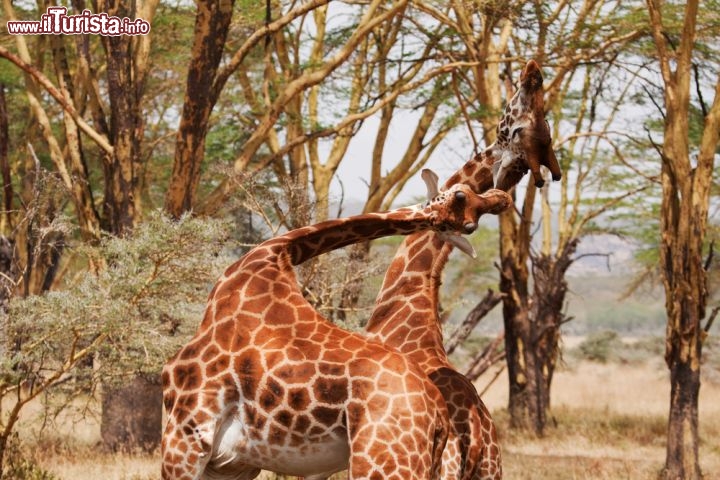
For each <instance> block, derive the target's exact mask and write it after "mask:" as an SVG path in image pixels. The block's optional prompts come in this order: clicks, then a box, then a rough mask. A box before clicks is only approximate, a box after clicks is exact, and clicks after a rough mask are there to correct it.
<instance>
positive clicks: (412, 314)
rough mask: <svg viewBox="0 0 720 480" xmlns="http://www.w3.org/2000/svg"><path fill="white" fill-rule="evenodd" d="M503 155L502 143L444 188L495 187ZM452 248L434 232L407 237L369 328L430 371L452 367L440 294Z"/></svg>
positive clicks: (481, 188) (367, 327) (381, 294)
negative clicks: (496, 166)
mask: <svg viewBox="0 0 720 480" xmlns="http://www.w3.org/2000/svg"><path fill="white" fill-rule="evenodd" d="M501 154H502V147H501V144H500V143H498V142H495V143H494V144H493V145H491V146H489V147H487V148H486V149H485V150H484V151H483V152H482V153H480V154H479V155H476V156H475V157H474V158H473V159H471V160H470V161H468V162H467V163H466V164H465V165H464V166H463V167H462V168H461V169H460V170H458V171H457V172H455V174H453V175H452V176H451V177H450V178H449V179H448V181H447V182H446V183H445V188H449V187H451V186H452V185H455V184H457V183H464V184H466V185H468V186H469V187H470V188H472V189H473V190H474V191H475V192H476V193H480V192H484V191H486V190H488V189H490V188H492V186H493V174H492V165H493V162H494V161H495V160H494V159H495V157H496V156H497V155H501ZM452 248H453V247H452V246H451V245H450V244H447V243H445V242H443V241H442V240H440V238H439V236H438V234H436V233H435V232H433V231H425V232H419V233H415V234H413V235H410V236H408V237H406V238H405V239H404V241H403V242H402V244H401V245H400V248H399V249H398V251H397V252H396V254H395V257H394V258H393V260H392V262H391V264H390V267H389V268H388V271H387V273H386V274H385V278H384V279H383V284H382V288H381V289H380V293H379V294H378V296H377V298H376V301H375V308H374V310H373V313H372V315H371V317H370V319H369V320H368V323H367V326H366V330H367V332H368V333H369V335H370V337H371V338H375V339H376V340H379V341H381V342H383V343H384V344H386V345H389V346H393V347H395V348H397V349H399V350H400V351H402V352H403V353H405V354H407V355H410V356H411V357H412V358H413V360H415V361H416V362H418V363H419V364H421V365H423V367H424V369H425V370H426V371H431V370H434V369H437V368H440V367H443V366H447V365H449V362H448V360H447V355H446V354H445V348H444V347H443V336H442V327H441V322H440V317H439V312H438V304H439V300H438V298H439V293H438V292H439V288H440V283H441V275H442V271H443V269H444V267H445V265H446V263H447V261H448V257H449V256H450V253H451V252H452Z"/></svg>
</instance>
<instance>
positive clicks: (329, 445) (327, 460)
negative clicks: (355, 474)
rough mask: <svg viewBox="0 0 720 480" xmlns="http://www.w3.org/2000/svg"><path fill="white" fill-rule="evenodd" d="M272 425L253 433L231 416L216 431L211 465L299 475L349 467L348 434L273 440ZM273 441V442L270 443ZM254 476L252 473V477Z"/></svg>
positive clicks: (218, 468) (224, 469)
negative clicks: (294, 441)
mask: <svg viewBox="0 0 720 480" xmlns="http://www.w3.org/2000/svg"><path fill="white" fill-rule="evenodd" d="M269 437H270V434H269V426H267V425H266V427H265V428H264V429H263V430H261V431H258V432H255V433H254V434H252V433H251V432H250V431H249V429H248V428H247V425H246V424H244V423H243V422H241V421H240V420H239V419H238V418H232V419H228V420H227V421H226V422H225V424H224V425H223V426H222V427H221V428H220V430H219V431H218V432H217V433H216V435H215V442H214V443H215V448H214V449H213V454H212V458H211V459H210V462H209V467H210V468H211V469H212V470H214V471H216V472H223V473H226V472H227V473H230V472H231V471H233V470H235V469H236V468H241V466H253V467H257V468H261V469H263V470H270V471H273V472H278V473H285V474H289V475H297V476H305V477H307V476H311V475H321V474H328V476H329V475H330V474H332V473H335V472H338V471H340V470H344V469H346V468H347V467H348V461H349V458H350V447H349V445H348V443H347V439H346V438H338V437H335V436H330V435H328V436H326V437H325V438H324V439H323V440H322V441H317V440H315V441H313V440H312V438H307V439H306V441H305V442H302V443H300V444H293V445H288V444H271V442H270V438H269ZM269 445H270V446H269ZM250 478H252V477H250Z"/></svg>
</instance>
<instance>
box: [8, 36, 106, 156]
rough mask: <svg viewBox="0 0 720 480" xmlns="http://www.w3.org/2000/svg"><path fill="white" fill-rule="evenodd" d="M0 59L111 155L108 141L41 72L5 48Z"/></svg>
mask: <svg viewBox="0 0 720 480" xmlns="http://www.w3.org/2000/svg"><path fill="white" fill-rule="evenodd" d="M0 57H3V58H5V59H7V60H9V61H10V62H12V63H14V64H15V65H16V66H18V67H19V68H20V69H22V70H23V71H24V72H25V73H27V74H28V75H30V76H31V77H33V78H34V79H35V80H36V81H37V82H38V83H39V84H40V85H41V86H42V87H43V88H44V89H45V90H46V91H47V92H48V93H49V94H50V96H51V97H53V98H54V99H55V101H57V102H58V104H60V106H61V107H62V108H63V110H65V111H66V112H68V114H70V116H71V117H72V119H73V120H74V121H75V123H76V124H77V126H78V128H80V130H82V131H83V132H84V133H85V134H86V135H87V136H88V137H90V138H91V139H92V140H93V141H94V142H95V143H96V144H97V145H98V146H99V147H100V148H102V149H103V150H104V151H105V152H106V153H108V154H109V155H112V154H113V146H112V145H110V142H109V141H108V139H107V138H106V137H105V136H104V135H101V134H100V133H98V132H97V131H96V130H95V129H94V128H92V127H91V126H90V125H88V124H87V123H86V122H85V120H83V118H82V117H81V116H80V114H79V113H78V112H77V110H75V107H74V106H73V105H71V104H70V103H68V102H67V101H66V100H65V98H64V97H63V95H62V93H60V92H59V91H58V89H57V88H56V87H55V86H54V85H53V84H52V82H51V81H50V80H49V79H48V78H47V77H46V76H45V75H43V73H42V72H41V71H39V70H38V69H37V68H35V67H34V66H33V65H30V64H28V63H26V62H24V61H23V60H22V59H21V58H20V57H18V56H17V55H15V54H14V53H12V52H10V51H8V50H7V49H6V48H5V47H2V46H0Z"/></svg>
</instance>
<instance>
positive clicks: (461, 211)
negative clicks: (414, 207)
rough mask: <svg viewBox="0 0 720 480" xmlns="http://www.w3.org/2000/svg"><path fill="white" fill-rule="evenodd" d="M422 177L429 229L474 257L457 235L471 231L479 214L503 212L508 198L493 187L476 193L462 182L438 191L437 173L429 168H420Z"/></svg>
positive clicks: (506, 206) (510, 201)
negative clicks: (429, 219) (428, 216)
mask: <svg viewBox="0 0 720 480" xmlns="http://www.w3.org/2000/svg"><path fill="white" fill-rule="evenodd" d="M422 179H423V180H424V181H425V185H426V186H427V190H428V203H427V205H426V207H425V208H427V209H430V211H431V218H432V220H431V221H432V224H433V229H435V230H436V231H438V232H439V234H440V238H441V239H442V240H444V241H446V242H448V243H451V244H453V245H454V246H456V247H457V248H459V249H460V250H461V251H462V252H465V253H466V254H468V255H470V256H471V257H473V258H475V249H473V247H472V245H470V242H468V241H467V240H466V239H465V238H464V237H462V236H461V235H462V234H470V233H473V232H474V231H475V230H476V229H477V227H478V220H479V219H480V217H481V216H482V215H484V214H486V213H490V214H493V215H497V214H499V213H502V212H504V211H505V210H506V209H507V208H509V207H510V205H512V197H511V196H510V195H509V194H508V193H506V192H504V191H502V190H497V189H490V190H488V191H487V192H484V193H482V194H477V193H475V192H474V191H473V190H472V188H470V187H469V186H467V185H465V184H463V183H457V184H455V185H453V186H452V187H450V188H448V189H447V190H444V191H442V192H441V191H440V189H439V186H438V176H437V175H436V174H435V173H434V172H433V171H432V170H429V169H425V170H423V171H422Z"/></svg>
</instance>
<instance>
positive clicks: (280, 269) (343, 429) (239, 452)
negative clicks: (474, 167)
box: [162, 185, 511, 480]
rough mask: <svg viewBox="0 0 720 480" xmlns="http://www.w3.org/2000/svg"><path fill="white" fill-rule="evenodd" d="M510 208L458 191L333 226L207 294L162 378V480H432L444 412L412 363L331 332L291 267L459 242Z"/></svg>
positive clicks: (251, 256) (256, 260)
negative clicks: (415, 238)
mask: <svg viewBox="0 0 720 480" xmlns="http://www.w3.org/2000/svg"><path fill="white" fill-rule="evenodd" d="M510 203H511V199H510V196H509V195H507V194H506V193H504V192H500V191H497V190H496V191H492V192H487V193H486V194H483V195H476V194H475V193H474V192H473V191H472V190H471V189H470V188H469V187H467V186H465V185H458V186H456V187H454V188H453V189H451V190H448V191H445V192H442V193H440V194H439V196H438V197H437V198H435V199H434V200H432V201H430V202H429V203H428V204H427V205H426V206H424V207H410V208H404V209H399V210H395V211H392V212H388V213H382V214H367V215H360V216H356V217H350V218H347V219H340V220H331V221H328V222H323V223H320V224H317V225H314V226H310V227H304V228H301V229H298V230H293V231H291V232H288V233H287V234H285V235H282V236H279V237H276V238H273V239H270V240H268V241H266V242H264V243H263V244H261V245H259V246H258V247H256V248H254V249H253V250H251V251H250V252H249V253H248V254H247V255H245V256H244V257H243V258H241V259H240V260H239V261H238V262H236V263H235V264H233V265H232V266H230V267H229V268H228V269H227V270H226V271H225V273H224V274H223V276H222V277H221V278H220V279H219V281H218V282H217V283H216V285H215V287H214V288H213V290H212V292H211V293H210V298H209V301H208V305H207V309H206V312H205V316H204V318H203V320H202V323H201V325H200V326H199V328H198V330H197V332H196V334H195V335H194V337H193V338H192V339H191V340H190V342H189V343H188V344H187V345H185V346H184V347H182V348H181V349H180V351H179V352H178V353H177V354H176V355H175V356H174V357H173V358H171V359H170V360H169V361H168V362H167V364H166V365H165V367H164V369H163V374H162V381H163V401H164V405H165V408H166V411H167V414H168V421H167V424H166V428H165V430H164V434H163V441H162V457H163V463H162V477H163V478H164V479H186V480H191V479H198V478H205V479H252V478H254V477H255V476H257V475H258V473H259V472H260V469H268V470H272V471H275V472H279V473H285V474H292V475H303V476H306V477H307V478H309V479H318V478H325V477H327V476H328V475H330V474H332V473H333V472H336V471H339V470H342V469H345V468H349V472H350V478H351V479H395V480H407V479H418V480H420V479H431V478H433V479H434V478H438V477H439V475H440V463H441V455H442V451H443V449H444V446H445V442H446V438H447V432H448V424H447V418H448V411H447V407H446V405H445V400H444V399H443V397H442V395H441V394H440V392H439V390H438V388H437V387H436V386H435V384H434V383H433V382H431V381H430V379H429V378H428V377H427V375H425V373H424V372H423V370H422V369H420V368H418V366H417V365H415V364H414V363H413V361H411V360H410V359H409V358H408V357H406V356H404V355H402V354H401V353H400V352H398V351H397V350H396V349H394V348H392V347H389V346H385V345H382V344H380V343H377V342H373V341H369V340H367V339H366V338H364V337H363V336H361V335H359V334H357V333H351V332H347V331H345V330H342V329H341V328H339V327H337V326H335V325H334V324H332V323H331V322H329V321H328V320H327V319H325V318H324V317H322V316H321V315H320V314H319V313H318V312H317V311H315V310H314V309H313V308H312V307H311V306H310V304H309V303H308V302H307V301H306V300H305V299H304V298H303V296H302V294H301V292H300V289H299V287H298V285H297V281H296V278H295V274H294V271H293V268H292V266H293V265H297V264H299V263H302V262H304V261H306V260H308V259H309V258H312V257H314V256H317V255H320V254H322V253H324V252H327V251H329V250H332V249H335V248H340V247H342V246H345V245H348V244H350V243H354V242H358V241H361V240H368V239H373V238H378V237H381V236H386V235H392V234H402V235H408V234H411V233H413V232H417V231H420V230H424V229H428V228H430V229H434V230H436V231H451V232H463V233H468V232H467V230H468V225H470V224H472V225H475V226H476V225H477V220H478V217H479V215H481V214H482V213H485V211H489V210H495V209H498V208H500V207H502V208H507V207H508V206H509V205H510Z"/></svg>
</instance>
